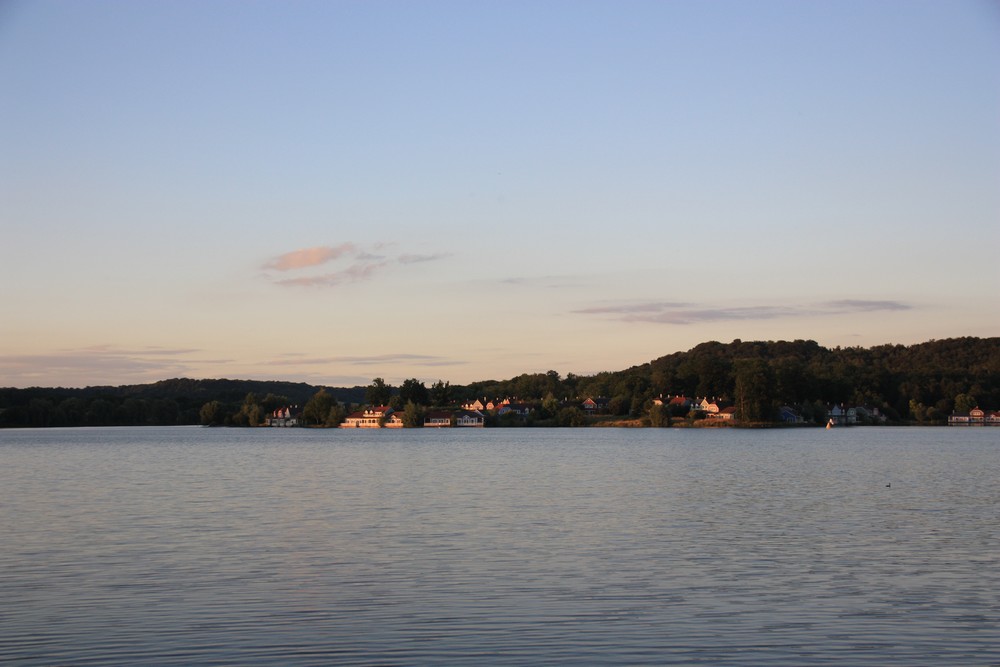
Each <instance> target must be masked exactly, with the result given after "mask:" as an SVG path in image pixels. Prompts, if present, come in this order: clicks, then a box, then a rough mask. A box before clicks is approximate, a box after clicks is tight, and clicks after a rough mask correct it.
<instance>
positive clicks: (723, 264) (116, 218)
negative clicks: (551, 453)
mask: <svg viewBox="0 0 1000 667" xmlns="http://www.w3.org/2000/svg"><path fill="white" fill-rule="evenodd" d="M998 63H1000V5H998V4H997V3H996V2H944V1H934V2H922V1H919V0H918V1H906V2H897V1H893V0H884V1H882V2H870V1H864V2H852V1H840V0H838V1H836V2H825V1H817V2H771V1H761V2H723V1H706V2H685V1H681V0H676V1H671V2H666V1H664V2H644V1H638V0H636V1H630V0H626V1H624V2H611V1H606V2H589V1H573V2H546V1H541V2H464V1H463V2H410V1H407V2H378V1H373V2H360V1H359V2H287V3H286V2H253V1H250V2H246V1H240V2H236V1H232V2H193V1H186V0H180V1H177V2H151V1H150V2H144V1H140V2H132V1H129V2H126V1H120V2H107V1H101V0H97V1H91V2H51V1H48V0H34V1H32V2H7V3H4V4H0V118H2V119H3V122H2V123H0V202H2V204H0V231H2V237H3V240H2V242H0V279H2V281H3V284H4V286H5V288H6V289H5V298H4V302H5V308H4V315H3V317H2V318H0V386H31V385H41V386H55V385H61V386H85V385H95V384H127V383H139V382H149V381H155V380H158V379H164V378H169V377H178V376H186V377H230V378H252V379H286V380H303V381H308V382H314V383H321V384H332V385H353V384H367V383H368V382H370V381H371V379H372V378H373V377H376V376H380V377H384V378H386V380H387V381H389V382H392V383H394V384H395V383H399V382H400V381H401V380H402V379H404V378H410V377H416V378H418V379H420V380H423V381H425V382H428V383H431V382H433V381H435V380H437V379H439V378H440V379H446V380H450V381H451V382H453V383H465V382H470V381H474V380H481V379H489V378H495V379H500V378H507V377H511V376H514V375H517V374H519V373H522V372H536V371H547V370H549V369H554V370H557V371H559V372H560V373H562V374H566V373H569V372H572V373H576V374H581V375H584V374H591V373H595V372H598V371H602V370H619V369H622V368H626V367H628V366H631V365H634V364H639V363H643V362H646V361H649V360H651V359H654V358H656V357H659V356H662V355H664V354H669V353H671V352H675V351H678V350H686V349H688V348H690V347H692V346H694V345H696V344H698V343H700V342H703V341H707V340H719V341H723V342H728V341H730V340H732V339H734V338H741V339H743V340H754V339H771V340H774V339H795V338H808V339H814V340H817V341H818V342H819V343H820V344H822V345H827V346H837V345H840V346H854V345H861V346H870V345H878V344H883V343H902V344H911V343H917V342H922V341H925V340H929V339H932V338H948V337H953V336H964V335H971V336H995V335H998V334H1000V308H998V307H997V305H996V303H995V299H994V298H993V296H992V294H993V291H994V290H995V288H996V286H997V285H1000V269H998V262H1000V258H998V255H997V249H998V247H1000V231H998V227H1000V225H998V224H997V223H998V221H1000V67H998V66H997V64H998Z"/></svg>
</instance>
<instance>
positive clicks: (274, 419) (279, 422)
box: [265, 405, 299, 427]
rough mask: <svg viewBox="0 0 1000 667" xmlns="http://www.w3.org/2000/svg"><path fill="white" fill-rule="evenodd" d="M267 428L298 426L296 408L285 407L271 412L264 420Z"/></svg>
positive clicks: (297, 411)
mask: <svg viewBox="0 0 1000 667" xmlns="http://www.w3.org/2000/svg"><path fill="white" fill-rule="evenodd" d="M265 423H266V424H267V425H268V426H275V427H289V426H298V425H299V408H298V406H297V405H296V406H285V407H282V408H278V409H277V410H274V411H273V412H271V414H270V415H269V416H268V417H267V419H266V420H265Z"/></svg>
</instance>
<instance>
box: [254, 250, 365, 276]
mask: <svg viewBox="0 0 1000 667" xmlns="http://www.w3.org/2000/svg"><path fill="white" fill-rule="evenodd" d="M355 251H356V248H355V247H354V244H353V243H341V244H340V245H338V246H316V247H315V248H303V249H301V250H293V251H291V252H286V253H285V254H283V255H278V256H277V257H275V258H274V259H272V260H271V261H270V262H268V263H267V264H265V265H264V268H265V269H273V270H275V271H292V270H294V269H304V268H306V267H310V266H318V265H320V264H326V263H327V262H329V261H332V260H335V259H337V258H338V257H341V256H343V255H345V254H349V253H353V252H355Z"/></svg>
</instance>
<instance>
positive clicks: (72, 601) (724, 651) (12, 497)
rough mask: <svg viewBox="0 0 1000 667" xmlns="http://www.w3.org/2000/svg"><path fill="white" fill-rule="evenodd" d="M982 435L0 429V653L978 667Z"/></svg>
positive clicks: (988, 456) (985, 458) (982, 602)
mask: <svg viewBox="0 0 1000 667" xmlns="http://www.w3.org/2000/svg"><path fill="white" fill-rule="evenodd" d="M998 474H1000V428H885V427H883V428H865V427H857V428H839V429H832V430H829V431H827V430H823V429H789V430H781V429H776V430H735V429H596V428H590V429H469V430H461V429H447V430H431V429H418V430H412V431H410V430H407V431H396V430H379V431H367V430H365V431H358V430H307V429H280V430H279V429H270V430H268V429H205V428H197V427H173V428H114V429H111V428H109V429H99V428H95V429H53V430H7V431H0V540H2V541H0V662H4V663H7V664H15V665H53V664H59V665H103V664H116V665H123V664H127V665H190V664H202V665H206V664H207V665H288V664H292V665H313V664H315V665H325V664H365V665H368V664H380V665H420V664H445V663H447V664H470V663H473V662H476V663H485V664H496V665H506V664H523V665H539V664H567V665H579V664H706V665H749V664H753V665H803V664H810V665H823V664H829V665H844V664H851V665H862V664H878V665H914V664H947V665H989V664H994V665H996V664H1000V518H998V517H1000V481H998Z"/></svg>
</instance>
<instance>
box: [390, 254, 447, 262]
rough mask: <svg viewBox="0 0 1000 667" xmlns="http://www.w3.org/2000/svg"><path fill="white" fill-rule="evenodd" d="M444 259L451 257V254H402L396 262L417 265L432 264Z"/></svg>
mask: <svg viewBox="0 0 1000 667" xmlns="http://www.w3.org/2000/svg"><path fill="white" fill-rule="evenodd" d="M446 257H451V253H448V252H435V253H431V254H429V255H412V254H404V255H400V256H399V257H397V258H396V261H397V262H399V263H400V264H419V263H421V262H434V261H437V260H439V259H445V258H446Z"/></svg>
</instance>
